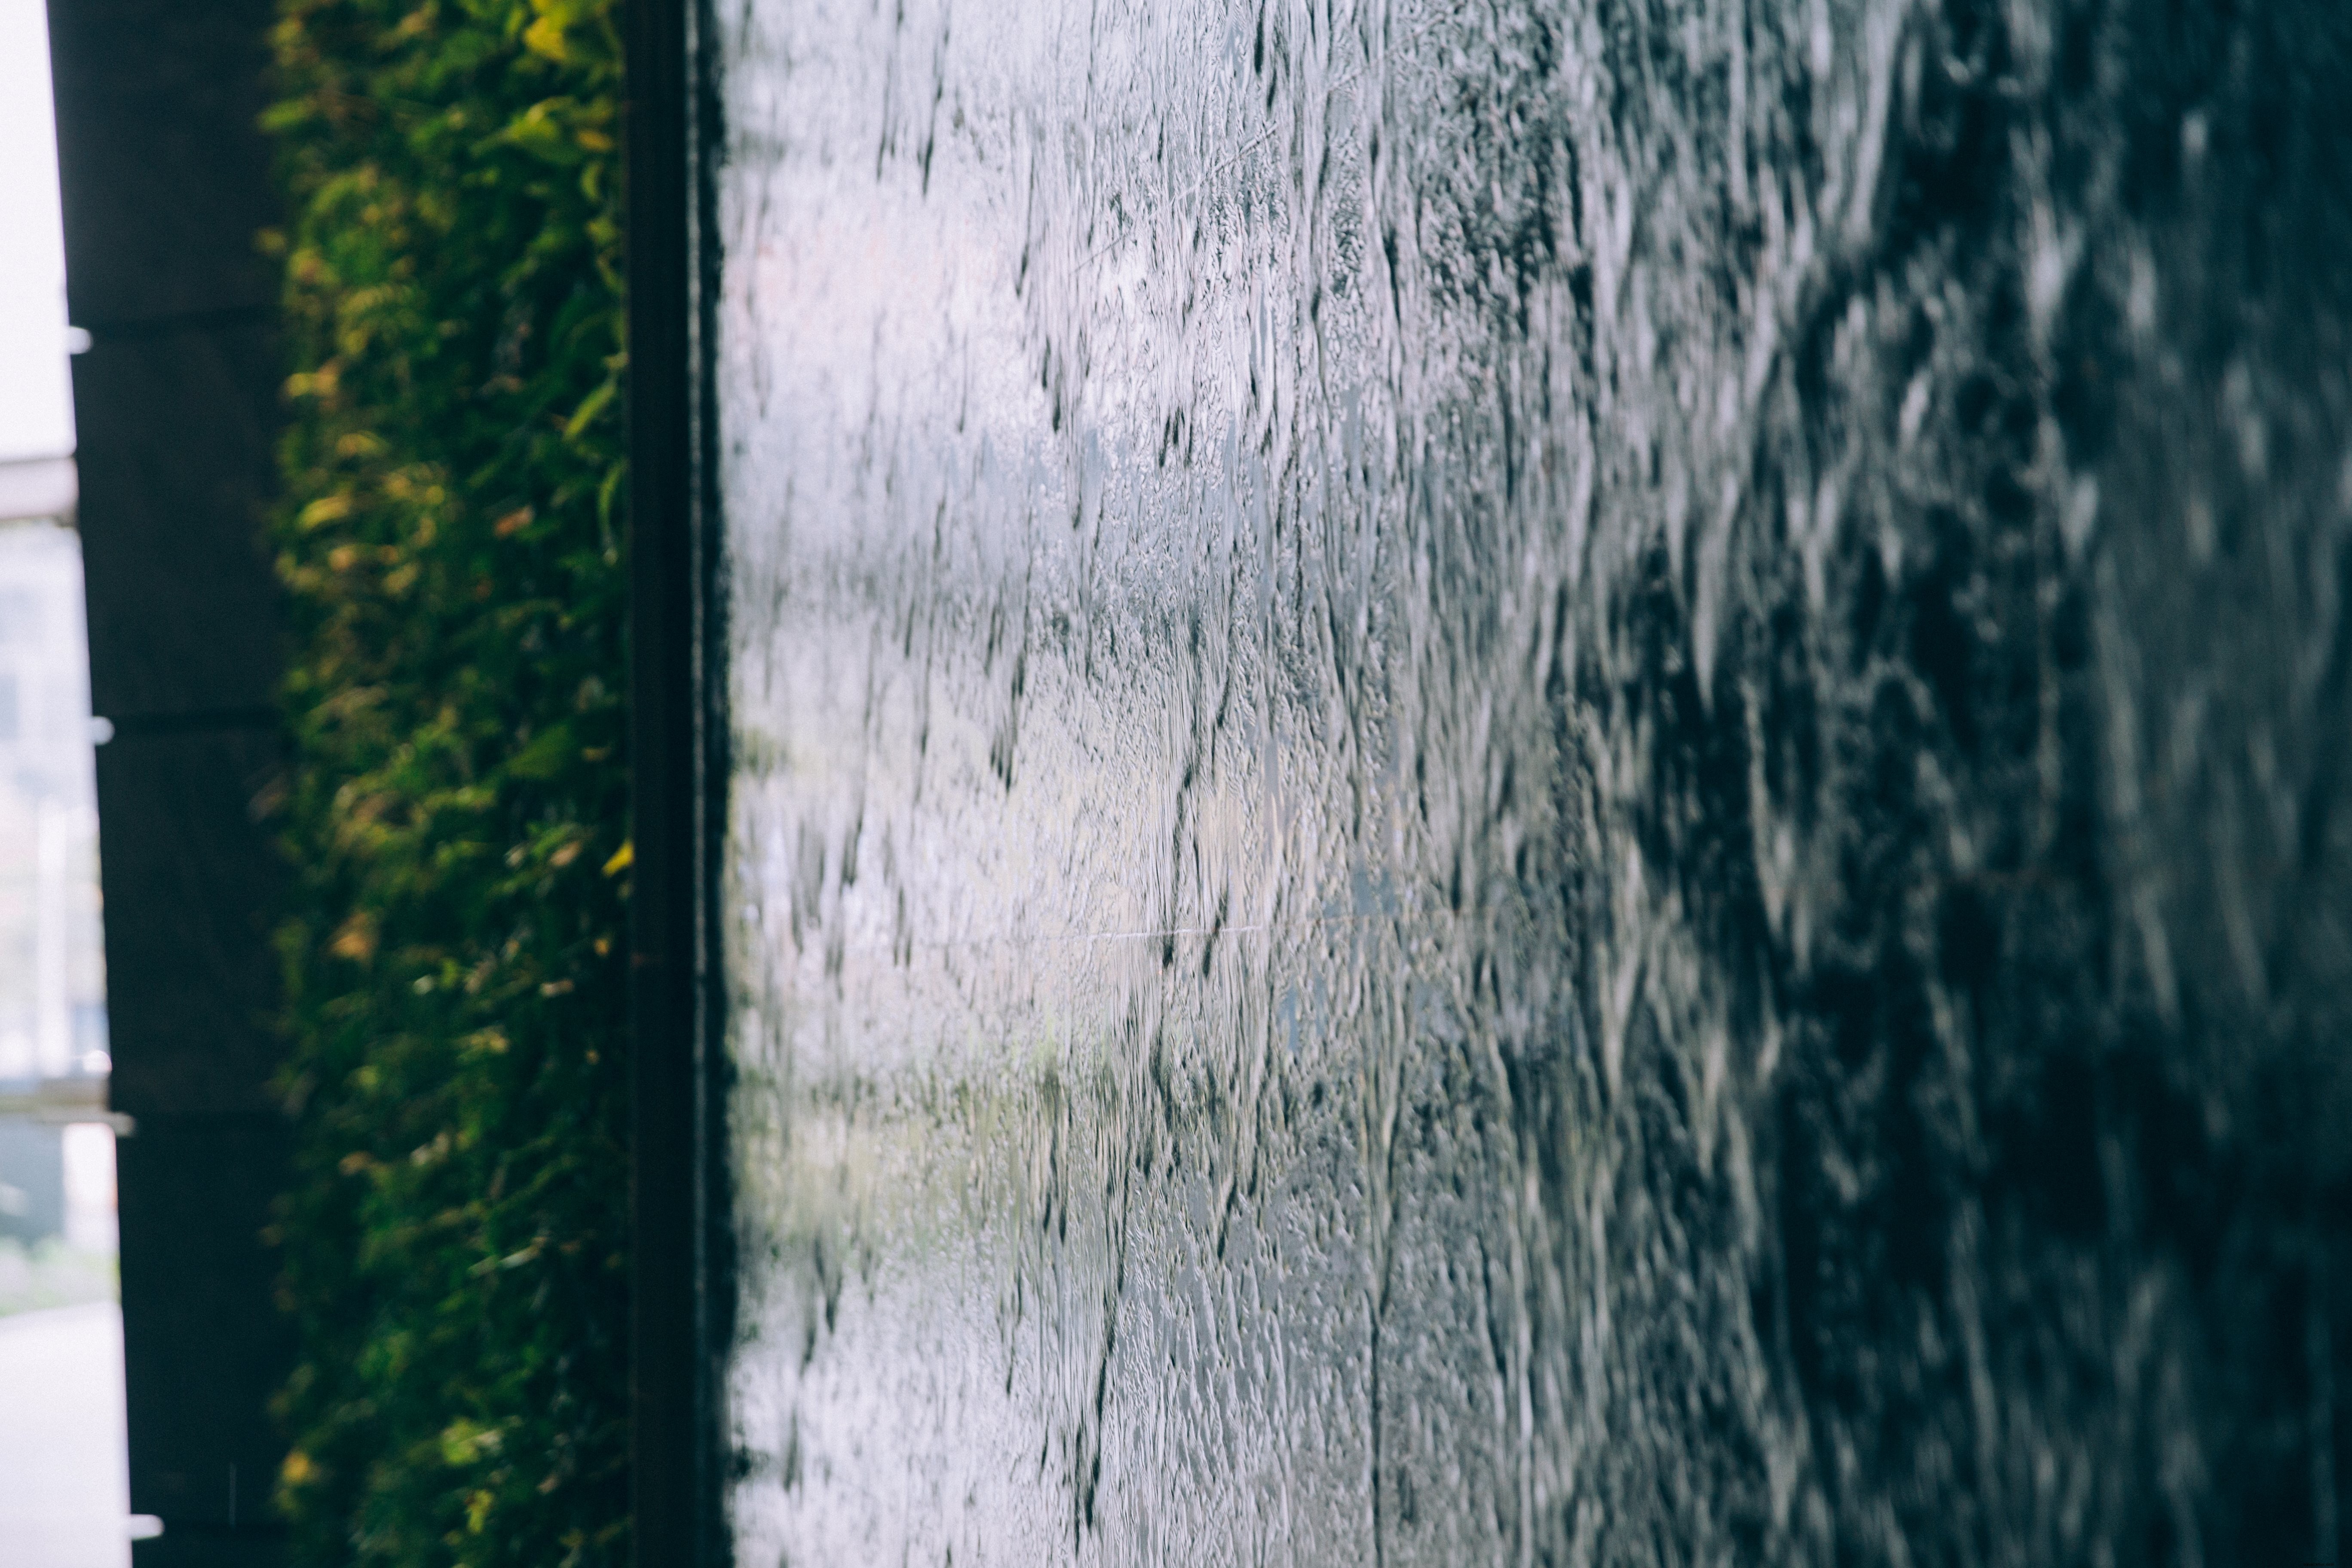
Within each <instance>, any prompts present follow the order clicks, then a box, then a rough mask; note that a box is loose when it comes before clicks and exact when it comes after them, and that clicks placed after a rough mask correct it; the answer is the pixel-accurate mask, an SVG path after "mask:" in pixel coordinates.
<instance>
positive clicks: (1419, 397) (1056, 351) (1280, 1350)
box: [714, 0, 2352, 1565]
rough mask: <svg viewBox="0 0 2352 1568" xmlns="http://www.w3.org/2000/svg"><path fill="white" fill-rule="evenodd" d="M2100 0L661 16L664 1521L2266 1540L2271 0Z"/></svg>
mask: <svg viewBox="0 0 2352 1568" xmlns="http://www.w3.org/2000/svg"><path fill="white" fill-rule="evenodd" d="M2159 9H2160V8H2157V7H2140V8H2138V9H2137V10H2135V9H2133V8H2131V7H2115V8H2111V9H2110V10H2109V11H2107V12H2102V13H2100V14H2099V15H2098V16H2090V15H2089V14H2088V13H2084V14H2083V15H2080V16H2077V15H2076V14H2075V11H2074V10H2073V9H2069V8H2064V7H2059V6H2054V5H2053V6H2048V7H2036V6H2031V5H2027V6H2011V7H2008V8H2006V9H2001V8H1997V7H1988V6H1980V5H1964V4H1958V3H1955V4H1950V5H1933V4H1930V5H1906V4H1897V3H1895V0H1835V3H1832V0H1819V3H1816V4H1812V5H1804V4H1788V5H1769V6H1742V5H1723V4H1717V3H1714V0H1670V3H1665V4H1659V5H1646V6H1633V5H1603V4H1591V5H1588V4H1567V5H1496V6H1483V5H1482V6H1472V7H1459V8H1456V7H1448V6H1439V5H1417V4H1403V3H1400V4H1395V5H1383V4H1380V3H1378V0H1365V3H1362V4H1354V5H1350V4H1344V3H1342V4H1334V5H1324V4H1314V3H1308V4H1298V5H1216V4H1208V5H1197V6H1167V5H1140V4H1128V3H1125V0H1100V3H1089V4H1086V5H1068V4H1052V3H1039V4H1022V5H1015V4H1009V3H1003V4H948V3H945V0H905V3H904V4H900V5H887V6H875V5H866V4H863V3H860V4H844V3H838V0H795V3H793V4H785V3H782V0H750V3H748V4H746V5H741V6H731V5H730V6H725V7H721V8H720V10H721V12H722V16H721V17H720V21H719V42H718V44H717V46H716V48H717V55H718V59H717V62H716V68H715V78H714V79H715V80H716V81H717V82H718V83H719V89H720V90H721V92H722V93H723V101H724V106H725V128H726V146H725V154H724V159H723V162H722V163H721V165H720V167H719V173H718V174H717V179H718V181H719V214H720V222H719V243H720V247H721V249H722V250H723V256H724V274H723V276H724V289H723V298H722V299H721V301H720V303H719V336H718V342H717V345H716V354H717V365H718V384H719V426H720V429H719V444H720V447H721V448H722V461H723V472H722V489H723V492H724V498H723V499H724V514H725V518H724V526H725V540H726V550H727V574H728V577H727V580H728V584H729V587H728V601H727V614H728V616H729V617H730V620H729V626H728V633H727V637H728V647H729V649H730V662H729V665H728V668H726V669H725V670H724V671H723V672H721V679H723V680H724V682H725V685H726V691H727V695H728V699H729V700H730V704H731V710H732V723H733V731H732V743H733V754H732V768H733V774H732V793H731V802H730V812H731V816H730V825H729V841H728V845H729V847H728V858H727V868H726V874H725V875H726V879H725V889H724V894H723V908H724V910H725V923H726V930H725V933H724V934H725V943H726V963H727V970H728V976H729V978H728V984H729V987H730V1049H731V1066H732V1071H733V1074H734V1078H733V1086H732V1089H731V1100H730V1117H731V1120H730V1128H729V1140H730V1161H731V1165H732V1170H733V1173H734V1176H735V1181H736V1193H735V1202H736V1205H737V1218H738V1222H739V1230H740V1238H741V1246H740V1256H739V1258H738V1259H737V1285H738V1289H739V1291H740V1313H739V1318H738V1321H737V1324H736V1339H735V1345H734V1349H733V1351H732V1353H731V1361H730V1369H729V1376H728V1385H727V1387H728V1399H729V1420H730V1424H731V1436H732V1439H733V1441H734V1442H735V1444H736V1445H737V1447H738V1448H739V1450H740V1452H739V1455H738V1465H737V1477H738V1479H736V1480H735V1481H734V1482H733V1484H732V1485H731V1488H730V1498H729V1502H730V1510H731V1519H732V1529H733V1531H734V1533H735V1537H736V1541H737V1542H738V1547H739V1552H740V1561H741V1562H743V1563H747V1564H761V1565H765V1564H772V1563H793V1564H808V1563H884V1562H888V1563H898V1562H924V1563H945V1562H949V1561H952V1562H954V1563H1024V1564H1026V1563H1059V1562H1083V1563H1097V1562H1099V1563H1202V1564H1207V1563H1302V1564H1303V1563H1374V1562H1379V1563H1391V1564H1402V1563H1429V1564H1441V1563H1537V1562H1543V1563H1588V1562H1589V1563H1602V1562H1610V1563H1618V1562H1643V1563H1648V1562H1657V1563H1683V1562H1707V1563H1717V1562H1734V1561H1738V1562H1750V1561H1755V1562H1768V1561H1769V1562H1824V1563H1825V1562H1830V1561H1832V1560H1852V1561H1885V1562H1905V1561H1922V1562H1938V1563H1942V1562H1951V1563H1972V1562H1990V1561H2013V1562H2063V1561H2094V1560H2105V1559H2107V1558H2110V1557H2112V1559H2113V1560H2115V1561H2118V1562H2121V1561H2126V1560H2128V1561H2143V1560H2149V1561H2179V1562H2195V1561H2200V1560H2210V1561H2221V1560H2232V1559H2234V1560H2251V1554H2253V1553H2255V1552H2258V1551H2266V1550H2272V1549H2273V1548H2274V1549H2275V1550H2277V1551H2279V1552H2294V1553H2299V1554H2302V1555H2300V1556H2298V1557H2297V1558H2296V1559H2295V1560H2298V1561H2300V1560H2302V1556H2309V1555H2314V1554H2316V1556H2317V1557H2318V1558H2322V1559H2326V1560H2331V1561H2332V1560H2334V1557H2335V1548H2336V1542H2335V1539H2334V1537H2335V1534H2336V1530H2337V1525H2336V1520H2337V1511H2336V1497H2337V1493H2338V1489H2339V1487H2340V1485H2341V1484H2342V1483H2341V1476H2342V1473H2343V1461H2342V1458H2341V1457H2340V1456H2341V1455H2342V1453H2343V1452H2344V1451H2345V1449H2344V1448H2343V1446H2342V1445H2339V1444H2338V1443H2337V1442H2336V1432H2337V1430H2338V1426H2339V1422H2340V1415H2339V1414H2338V1408H2337V1405H2336V1402H2335V1394H2334V1393H2333V1392H2332V1391H2333V1389H2334V1388H2336V1386H2338V1385H2339V1380H2337V1379H2336V1376H2335V1369H2336V1366H2337V1356H2338V1352H2337V1350H2336V1348H2335V1347H2337V1346H2341V1345H2343V1344H2345V1343H2347V1338H2346V1336H2347V1332H2352V1321H2347V1317H2346V1313H2345V1310H2344V1308H2343V1305H2342V1303H2343V1301H2344V1300H2345V1298H2344V1296H2343V1294H2342V1290H2341V1288H2340V1287H2330V1286H2327V1285H2326V1284H2325V1283H2324V1282H2325V1281H2326V1279H2331V1278H2332V1279H2347V1278H2352V1274H2347V1272H2346V1271H2345V1269H2344V1268H2342V1267H2340V1264H2342V1263H2347V1262H2352V1260H2347V1259H2343V1258H2342V1250H2343V1236H2342V1231H2341V1226H2340V1220H2332V1219H2329V1218H2326V1217H2325V1216H2326V1215H2327V1214H2328V1213H2330V1212H2332V1211H2330V1210H2329V1209H2328V1206H2327V1205H2329V1204H2331V1203H2334V1202H2336V1201H2337V1199H2339V1198H2341V1197H2343V1196H2344V1195H2346V1194H2347V1192H2352V1188H2347V1173H2352V1165H2347V1162H2346V1159H2345V1157H2344V1155H2343V1153H2342V1150H2343V1148H2344V1147H2345V1145H2344V1143H2343V1142H2342V1141H2341V1138H2340V1127H2341V1125H2342V1121H2341V1119H2342V1117H2343V1116H2344V1115H2345V1114H2346V1112H2347V1109H2352V1097H2347V1080H2346V1077H2345V1074H2344V1072H2343V1070H2342V1069H2341V1068H2339V1067H2338V1066H2337V1065H2336V1056H2337V1054H2338V1053H2337V1043H2338V1042H2340V1040H2341V1039H2342V1038H2343V1037H2344V1028H2345V1026H2346V1025H2347V1023H2352V1018H2347V998H2352V988H2347V984H2346V983H2347V980H2352V908H2347V886H2352V882H2347V877H2346V875H2345V873H2346V871H2347V864H2346V862H2347V855H2352V825H2347V819H2346V816H2345V814H2344V813H2343V812H2342V811H2341V810H2340V809H2339V807H2340V805H2341V797H2342V793H2343V788H2344V786H2343V784H2342V768H2341V766H2340V760H2339V752H2340V751H2341V737H2342V736H2343V735H2344V734H2345V733H2347V719H2352V653H2347V649H2352V634H2347V630H2346V627H2347V626H2352V622H2347V620H2346V618H2345V617H2346V615H2347V608H2352V595H2347V589H2352V550H2347V530H2346V524H2345V519H2346V515H2347V509H2352V467H2347V439H2346V437H2347V432H2352V420H2347V413H2352V406H2348V405H2352V389H2347V382H2346V380H2345V378H2344V376H2343V374H2342V371H2341V366H2342V364H2343V363H2346V361H2345V359H2344V353H2343V351H2344V349H2345V348H2346V347H2347V335H2346V333H2345V331H2344V329H2345V326H2346V324H2347V310H2346V308H2345V307H2346V303H2347V300H2346V296H2347V288H2346V285H2345V281H2344V279H2345V273H2344V270H2343V268H2342V266H2341V263H2340V259H2337V258H2340V257H2341V256H2342V255H2344V254H2346V253H2347V250H2346V243H2347V241H2352V214H2347V208H2346V207H2345V205H2344V204H2343V203H2342V201H2341V199H2340V191H2341V189H2343V188H2345V186H2344V184H2343V181H2344V180H2345V179H2347V178H2352V152H2347V149H2352V132H2347V125H2346V122H2345V111H2344V110H2343V109H2342V108H2341V107H2340V106H2338V100H2341V98H2342V96H2343V95H2341V94H2340V93H2339V94H2336V95H2335V96H2333V97H2330V96H2328V95H2326V94H2318V95H2317V96H2312V95H2305V96H2303V97H2296V96H2294V94H2291V93H2289V94H2285V95H2284V96H2283V95H2282V94H2281V92H2280V91H2278V90H2276V89H2275V84H2277V83H2279V82H2281V81H2285V80H2289V79H2309V78H2307V77H2297V76H2296V71H2297V69H2298V67H2297V66H2296V63H2295V62H2296V60H2297V59H2298V58H2300V57H2301V56H2302V55H2303V54H2304V52H2305V50H2307V48H2309V47H2312V46H2310V45H2309V43H2308V38H2309V37H2320V36H2325V37H2329V38H2333V39H2336V44H2334V45H2331V46H2329V47H2337V48H2339V50H2340V47H2341V43H2342V28H2341V26H2340V24H2339V23H2337V22H2336V21H2333V20H2330V19H2328V18H2329V17H2331V16H2333V13H2332V12H2328V11H2327V10H2326V8H2325V7H2315V6H2308V5H2286V6H2284V7H2279V8H2273V11H2272V12H2271V13H2269V14H2268V16H2267V19H2264V20H2262V21H2260V22H2249V21H2245V20H2242V19H2233V18H2232V17H2231V16H2225V15H2223V13H2222V9H2221V7H2218V6H2216V7H2200V6H2197V5H2190V6H2188V7H2186V8H2185V9H2186V11H2187V12H2191V13H2196V14H2197V15H2198V16H2203V17H2204V18H2205V19H2204V20H2202V21H2199V22H2197V23H2196V24H2195V26H2193V27H2190V31H2191V32H2196V30H2197V28H2203V29H2204V30H2203V31H2202V32H2197V33H2196V37H2189V35H2188V34H2186V33H2181V32H2179V31H2178V28H2177V26H2176V24H2175V22H2173V21H2168V20H2167V19H2166V17H2167V16H2174V15H2175V14H2176V13H2179V12H2181V11H2182V10H2183V8H2181V7H2174V8H2173V9H2172V11H2170V12H2166V13H2165V14H2164V15H2163V16H2158V15H2157V12H2158V10H2159ZM2141 11H2146V12H2147V13H2148V15H2147V16H2142V15H2140V14H2139V13H2140V12H2141ZM2062 12H2063V17H2062V16H2061V13H2062ZM2296 18H2300V19H2301V20H2295V19H2296ZM2062 21H2063V26H2062V25H2061V23H2062ZM2178 26H2189V24H2188V23H2179V25H2178ZM2305 26H2307V27H2308V28H2310V29H2316V31H2315V32H2309V33H2306V32H2303V31H2298V29H2300V28H2305ZM2331 29H2332V30H2331ZM2298 38H2304V39H2305V42H2303V43H2298V42H2296V40H2297V39H2298ZM2329 58H2333V59H2335V60H2336V61H2337V62H2338V64H2339V66H2340V64H2341V62H2342V60H2343V59H2344V58H2346V57H2345V56H2344V55H2342V54H2341V53H2340V52H2339V53H2338V54H2337V55H2335V56H2331V57H2329ZM2314 91H2315V92H2316V89H2314ZM2323 100H2325V101H2323ZM2331 193H2333V194H2331ZM2331 1128H2334V1129H2336V1133H2331V1132H2330V1131H2329V1130H2330V1129H2331ZM2326 1194H2335V1196H2334V1197H2330V1196H2327V1195H2326ZM2332 1260H2333V1261H2332ZM2331 1268H2333V1269H2334V1270H2335V1272H2334V1273H2333V1274H2332V1275H2331V1274H2330V1273H2329V1270H2330V1269H2331ZM2200 1554H2201V1556H2200ZM2281 1560H2284V1558H2282V1559H2281Z"/></svg>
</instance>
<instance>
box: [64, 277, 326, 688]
mask: <svg viewBox="0 0 2352 1568" xmlns="http://www.w3.org/2000/svg"><path fill="white" fill-rule="evenodd" d="M75 254H77V255H78V254H79V252H78V251H77V252H76V253H75ZM281 376H282V370H281V365H280V361H279V359H278V350H277V345H276V342H275V340H274V337H273V335H272V334H271V332H270V331H268V327H267V326H266V325H264V324H262V323H258V322H257V323H252V324H240V325H222V326H182V327H179V328H177V329H175V330H172V331H156V332H152V333H149V334H145V335H139V336H124V337H100V338H99V339H98V341H97V342H96V344H95V346H93V347H92V348H91V349H90V351H89V353H84V354H81V355H79V356H78V357H77V358H76V359H75V361H74V398H75V407H76V410H77V412H78V416H79V447H80V451H79V458H80V468H81V515H82V518H83V524H82V561H83V570H84V572H85V573H86V574H87V581H88V584H89V637H90V703H91V706H92V708H93V709H94V710H96V711H98V712H100V713H102V714H105V715H106V716H107V717H109V718H110V719H111V720H113V721H115V722H116V723H117V724H118V725H121V724H126V723H135V722H138V721H143V720H145V719H148V718H150V717H152V716H159V715H173V716H176V717H179V718H181V719H183V720H184V721H194V722H217V721H220V720H221V719H223V718H227V719H228V720H229V721H232V722H237V723H243V724H247V725H250V724H252V723H254V722H255V721H256V717H257V715H259V714H261V713H263V712H264V711H266V710H268V708H269V706H270V704H271V703H272V701H273V700H274V699H275V689H274V683H275V681H276V679H277V671H278V646H277V636H278V616H277V594H276V584H274V583H273V581H272V580H271V577H270V569H269V561H268V555H267V553H266V552H265V551H264V549H263V547H262V543H261V537H260V519H261V508H262V503H263V499H264V498H265V497H266V496H267V495H268V485H269V479H270V473H271V464H272V460H273V454H272V451H271V447H270V442H271V438H272V435H273V431H274V426H275V415H276V410H277V397H276V390H277V386H278V382H279V380H280V379H281Z"/></svg>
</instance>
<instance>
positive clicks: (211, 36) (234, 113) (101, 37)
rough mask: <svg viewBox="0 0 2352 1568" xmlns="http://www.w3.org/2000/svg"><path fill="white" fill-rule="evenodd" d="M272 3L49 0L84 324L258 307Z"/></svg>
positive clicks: (269, 198) (266, 197)
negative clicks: (262, 126)
mask: <svg viewBox="0 0 2352 1568" xmlns="http://www.w3.org/2000/svg"><path fill="white" fill-rule="evenodd" d="M270 12H271V6H270V4H269V0H52V3H51V5H50V6H49V56H50V61H51V69H52V72H53V76H54V80H55V85H56V94H57V114H58V169H59V173H60V174H61V175H62V180H63V186H64V195H65V232H66V261H67V271H68V278H69V281H68V285H67V293H68V299H69V300H70V304H71V309H72V312H73V319H74V320H75V321H77V322H79V323H81V324H82V325H84V326H88V327H89V328H91V329H92V330H93V331H103V330H104V329H106V328H109V327H114V326H120V325H124V324H130V323H137V322H145V321H159V320H162V319H164V318H169V317H175V316H184V315H190V314H201V313H207V312H215V311H221V310H239V309H248V310H249V309H257V308H267V307H268V305H269V304H270V303H271V301H272V300H274V299H275V297H276V292H277V283H276V268H274V267H272V266H271V265H270V264H269V263H268V261H267V260H266V259H265V258H263V257H262V256H261V255H260V254H259V253H258V252H257V250H256V249H255V247H254V236H255V234H256V233H257V231H258V230H260V229H261V228H263V227H265V226H268V225H269V224H271V223H273V222H275V221H276V216H277V211H278V206H277V202H276V200H275V197H274V195H272V192H271V189H270V183H269V153H268V146H267V144H266V143H265V142H264V141H263V139H262V136H261V132H260V131H259V129H258V128H257V124H256V121H257V120H258V118H259V116H260V113H261V110H262V106H263V104H264V103H265V101H266V98H265V96H264V92H263V89H262V84H261V69H262V66H263V64H264V60H265V58H266V57H265V47H264V38H263V34H264V31H265V29H266V28H267V27H268V25H269V18H270Z"/></svg>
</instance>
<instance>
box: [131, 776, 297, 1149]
mask: <svg viewBox="0 0 2352 1568" xmlns="http://www.w3.org/2000/svg"><path fill="white" fill-rule="evenodd" d="M278 763H279V758H278V747H277V743H276V737H275V736H274V735H273V734H272V733H270V732H268V731H252V730H237V729H207V730H200V731H186V732H182V733H177V734H173V733H160V734H159V733H152V732H147V731H142V730H139V729H128V730H126V731H121V732H118V733H117V734H116V736H115V738H114V739H113V740H112V741H110V742H108V743H107V744H106V745H104V746H101V747H100V748H99V752H98V788H99V799H100V811H101V824H102V830H103V832H104V835H105V842H104V845H103V849H104V854H105V858H104V860H103V862H102V864H101V867H100V875H101V878H102V880H103V886H104V891H105V896H106V909H107V916H108V919H107V931H106V937H107V944H106V956H107V966H108V971H107V972H108V977H109V982H110V984H109V987H108V1022H109V1027H110V1030H111V1033H112V1038H113V1041H114V1049H113V1054H114V1074H113V1082H112V1085H111V1089H110V1092H111V1094H112V1097H113V1102H114V1105H115V1108H116V1109H117V1110H124V1111H128V1112H129V1113H130V1114H131V1116H133V1117H136V1118H148V1117H157V1116H165V1117H194V1116H216V1115H235V1116H249V1115H254V1114H257V1113H258V1112H261V1111H263V1110H267V1109H268V1108H269V1107H271V1106H272V1105H274V1104H275V1099H274V1097H273V1096H272V1095H271V1094H270V1092H269V1090H268V1075H269V1073H270V1071H271V1070H272V1068H274V1067H275V1065H276V1062H277V1059H278V1042H277V1039H276V1037H275V1036H274V1033H273V1031H272V1020H271V1018H270V1016H269V1013H270V1008H271V1006H272V1005H273V1004H274V1002H275V1000H276V996H277V959H276V955H275V953H274V952H272V951H271V949H270V946H269V927H270V922H271V921H273V920H275V919H276V918H277V916H278V911H279V909H280V905H279V903H278V889H279V888H280V886H281V884H282V881H283V869H282V867H281V865H280V863H279V861H278V856H277V854H276V850H275V847H274V846H273V845H272V844H271V842H270V840H269V837H268V825H267V823H266V822H265V821H263V820H262V818H263V815H264V813H265V812H266V811H267V809H268V804H269V798H270V795H271V793H272V791H273V790H275V789H276V788H277V787H278V785H279V783H280V778H281V775H280V773H279V771H278Z"/></svg>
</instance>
